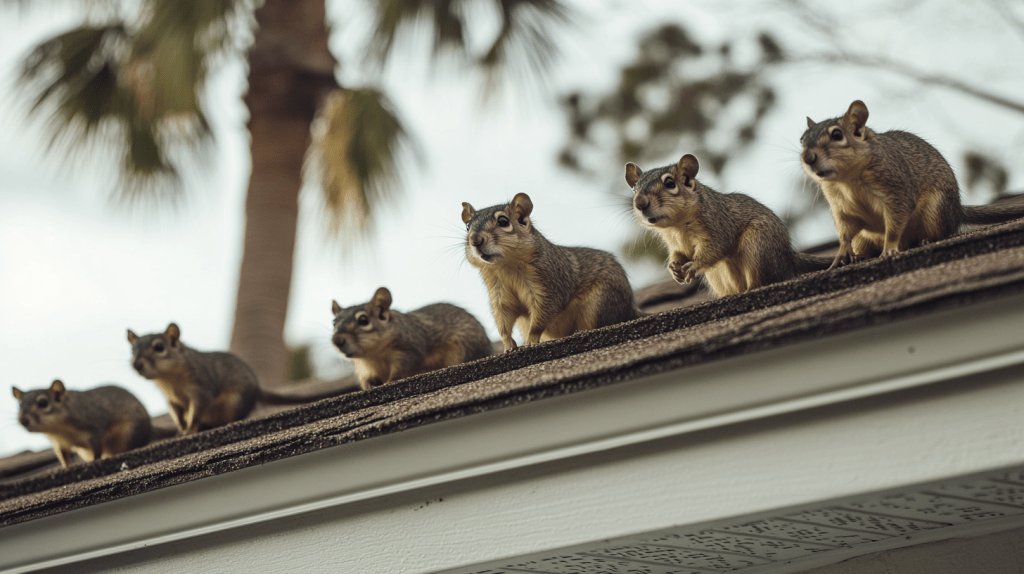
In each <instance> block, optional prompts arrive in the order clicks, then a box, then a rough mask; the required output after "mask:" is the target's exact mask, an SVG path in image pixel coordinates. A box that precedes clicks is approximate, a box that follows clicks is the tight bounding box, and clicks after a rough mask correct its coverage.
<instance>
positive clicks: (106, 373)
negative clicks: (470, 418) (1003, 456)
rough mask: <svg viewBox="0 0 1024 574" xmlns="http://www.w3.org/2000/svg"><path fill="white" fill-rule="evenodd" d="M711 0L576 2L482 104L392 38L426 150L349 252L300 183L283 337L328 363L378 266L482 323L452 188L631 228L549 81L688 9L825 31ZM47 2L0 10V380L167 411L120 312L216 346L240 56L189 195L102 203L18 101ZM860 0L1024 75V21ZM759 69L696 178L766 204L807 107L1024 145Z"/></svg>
mask: <svg viewBox="0 0 1024 574" xmlns="http://www.w3.org/2000/svg"><path fill="white" fill-rule="evenodd" d="M53 4H56V3H53ZM710 4H712V3H709V2H704V3H697V2H685V1H678V0H664V1H657V0H645V1H632V0H629V1H627V0H622V1H615V0H603V1H588V0H577V1H576V2H575V5H577V6H579V7H580V11H581V12H583V13H584V14H585V15H586V20H585V21H584V22H582V23H581V24H580V25H579V26H578V29H577V31H576V32H573V33H570V34H567V35H566V37H565V38H560V39H559V40H560V42H561V45H562V48H563V53H564V57H563V59H562V60H561V61H560V63H559V64H558V66H557V67H556V70H555V73H554V74H552V80H551V82H550V83H549V85H548V87H547V89H546V90H541V91H535V92H530V91H528V90H519V91H512V92H509V93H507V94H503V95H502V96H501V97H500V98H499V100H498V101H497V102H495V103H491V104H489V105H486V106H484V105H480V99H479V97H478V93H477V88H478V87H479V85H480V84H479V82H478V81H476V80H472V79H469V80H467V79H466V78H465V77H462V76H457V75H456V74H453V73H450V72H448V73H446V72H445V71H444V70H443V69H442V70H440V71H438V70H433V69H431V68H429V67H427V66H424V65H423V64H422V60H420V59H418V58H415V57H408V55H409V54H411V53H413V51H412V50H409V51H407V52H405V53H404V54H405V55H406V57H404V58H400V59H399V60H397V61H395V62H393V63H392V65H391V67H390V68H389V69H388V71H387V72H386V73H385V74H384V77H383V81H384V85H385V88H386V90H387V92H388V93H389V95H390V97H391V98H392V99H393V100H394V102H395V104H396V107H397V108H398V110H399V112H400V114H401V116H402V117H403V118H404V120H405V121H406V123H407V125H408V127H409V128H410V130H411V132H412V133H413V134H414V136H415V137H416V138H417V139H418V141H419V143H420V145H421V148H422V149H423V150H424V152H425V159H426V162H425V164H424V166H423V167H422V168H421V167H417V166H416V165H415V164H412V163H410V164H408V166H407V167H408V169H406V170H405V173H403V179H402V182H403V185H402V193H403V195H402V199H401V201H400V202H399V204H398V205H396V206H393V207H391V208H388V209H385V210H383V211H382V212H381V213H380V215H381V216H382V217H381V218H380V219H379V220H378V222H379V226H378V233H377V235H376V239H375V240H374V242H373V243H372V244H370V245H366V246H361V247H357V248H356V249H354V250H350V251H349V252H348V253H347V254H343V253H342V250H341V249H339V248H338V246H337V245H336V244H332V243H331V242H329V241H326V240H325V239H324V237H325V231H324V226H323V225H321V223H320V220H319V218H318V216H317V214H316V206H315V202H311V201H309V198H310V196H308V195H307V196H306V198H305V200H304V204H303V212H304V219H303V221H302V226H303V228H302V231H301V232H300V237H299V242H298V247H297V257H296V267H295V274H294V279H293V290H292V300H291V302H290V308H289V319H288V324H287V327H286V338H287V340H288V341H289V342H290V343H292V344H299V343H307V342H308V343H312V344H313V345H314V350H315V359H316V360H317V362H319V363H322V364H325V365H330V364H332V363H333V364H337V363H338V362H340V359H339V358H338V354H337V353H336V351H334V350H333V348H332V347H331V346H330V342H329V336H330V332H331V315H330V313H329V305H330V301H331V299H337V300H338V301H339V302H340V303H341V304H342V305H353V304H356V303H360V302H363V301H366V300H367V299H369V297H370V296H371V295H372V293H373V291H374V290H375V289H376V288H377V287H379V286H381V285H384V286H387V287H388V288H389V289H390V290H391V291H392V293H393V294H394V301H395V303H394V305H395V307H396V308H397V309H399V310H412V309H415V308H417V307H420V306H422V305H425V304H428V303H432V302H436V301H442V300H443V301H449V302H452V303H455V304H458V305H461V306H463V307H466V308H467V309H469V310H470V311H471V312H472V313H473V314H474V315H475V316H476V317H477V318H478V319H480V320H481V322H482V323H483V324H484V325H485V326H486V327H487V328H488V329H489V330H490V332H491V335H492V337H495V338H496V336H497V333H496V330H495V329H494V327H493V319H492V318H491V316H490V312H489V309H488V305H487V295H486V291H485V289H484V288H483V286H482V284H481V282H480V279H479V276H478V274H477V272H476V270H475V269H473V268H472V267H471V266H469V265H467V264H464V261H463V259H464V257H463V255H462V249H461V241H462V235H461V234H462V232H463V226H462V224H461V220H460V219H459V214H460V212H461V205H460V204H461V202H463V201H469V202H471V203H473V204H474V205H475V206H477V207H484V206H487V205H492V204H495V203H498V202H501V201H504V200H507V199H508V198H510V197H511V196H512V195H514V194H515V193H517V192H520V191H525V192H527V193H529V194H530V196H531V197H532V199H533V201H534V204H535V213H534V221H535V223H536V225H537V227H538V228H539V229H540V230H542V231H543V232H544V234H545V235H546V236H547V237H548V238H549V239H551V240H552V241H554V242H556V243H562V244H577V245H588V246H594V247H599V248H603V249H607V250H610V251H617V250H618V249H619V247H620V246H621V245H622V243H623V241H624V240H625V239H626V238H627V237H628V236H629V233H630V232H631V231H632V229H633V226H634V225H635V224H634V223H633V222H632V221H631V220H630V219H629V218H628V217H627V216H626V215H625V214H624V213H623V212H622V209H621V208H620V207H618V206H619V205H621V199H622V198H623V197H627V196H628V194H629V190H628V188H626V185H625V183H624V181H623V180H622V166H621V165H618V164H617V162H612V163H610V164H609V165H608V166H607V170H606V171H605V172H604V173H601V174H598V175H597V176H595V177H581V176H577V175H574V174H571V173H567V172H565V171H564V170H561V169H560V168H559V167H558V166H557V163H556V160H555V158H556V156H557V153H558V151H559V150H560V148H561V146H562V145H563V144H564V142H565V141H566V137H567V130H566V125H565V119H564V117H563V116H562V114H561V112H560V110H559V109H558V106H557V101H558V97H559V95H561V94H563V93H565V92H567V91H570V90H574V89H579V88H583V89H584V90H586V91H598V90H602V89H604V90H607V89H608V88H610V87H611V86H612V85H614V82H615V81H616V79H617V74H618V70H619V68H620V66H621V65H623V64H625V63H627V62H629V61H630V60H631V59H632V58H633V56H634V54H635V51H634V50H635V38H636V36H637V35H638V34H639V33H640V32H642V31H644V30H647V29H649V28H651V27H654V26H656V25H658V24H660V23H663V22H667V21H675V22H684V23H685V24H687V26H688V28H689V29H690V30H691V32H692V33H693V34H694V35H695V36H696V37H697V39H698V40H701V41H715V42H720V41H723V40H726V39H730V38H738V37H743V36H745V35H747V34H748V33H749V31H751V30H757V29H761V28H764V27H769V26H770V27H771V28H772V30H773V31H774V32H775V33H776V36H777V37H778V38H780V40H782V41H785V42H788V43H789V44H787V46H788V47H791V48H793V47H795V48H796V49H798V50H799V49H811V48H813V47H816V46H820V45H822V43H823V42H827V41H828V40H827V38H825V37H823V36H817V35H815V33H814V32H813V31H812V30H811V28H808V27H806V26H800V25H798V24H797V23H796V21H795V19H793V18H792V17H789V16H785V15H776V14H775V13H774V12H773V11H772V10H771V9H770V8H771V6H772V4H771V3H770V2H741V1H738V0H734V1H732V2H724V3H717V4H715V6H714V7H709V6H708V5H710ZM40 5H41V6H42V7H40V8H37V9H32V10H27V11H25V12H23V13H21V14H19V13H17V11H15V10H12V9H10V8H9V7H4V8H0V127H2V129H0V367H2V371H0V372H2V376H3V379H2V384H0V387H5V389H4V390H3V392H4V394H5V395H6V396H10V395H9V394H7V393H9V391H7V390H6V387H7V386H9V385H16V386H18V387H19V388H21V389H23V390H25V389H31V388H39V387H44V386H47V385H49V383H50V382H51V381H52V380H53V379H54V378H61V379H62V380H63V381H64V382H65V384H66V385H67V386H68V387H69V388H72V389H79V390H81V389H86V388H89V387H92V386H96V385H98V384H101V383H106V382H115V383H117V384H120V385H122V386H124V387H126V388H128V389H129V390H131V391H132V392H133V393H135V394H136V396H138V397H139V398H140V399H141V400H142V401H143V403H144V404H145V405H146V407H147V408H148V409H149V411H150V413H151V414H153V415H157V414H160V413H163V412H166V410H167V408H166V403H165V401H164V399H163V397H162V395H161V394H160V393H159V391H157V390H156V387H155V386H154V385H153V384H152V383H151V382H149V381H146V380H144V379H142V378H141V377H139V376H138V375H137V374H136V373H135V372H134V371H133V370H132V369H131V367H130V365H129V346H128V343H127V341H126V340H125V329H126V328H131V329H133V330H134V331H136V332H137V333H144V332H152V331H157V330H163V329H164V328H165V327H166V325H167V323H168V322H170V321H175V322H177V323H178V324H179V325H180V326H181V328H182V331H183V334H182V338H183V339H184V340H185V341H186V342H187V343H188V344H190V345H191V346H193V347H195V348H198V349H201V350H214V349H223V348H225V347H226V346H227V344H228V340H229V338H230V329H231V323H232V314H233V312H234V296H235V289H236V280H237V274H238V264H239V258H240V256H241V239H242V224H243V218H242V206H243V201H244V192H245V186H246V178H247V171H248V161H249V159H248V150H247V142H246V139H245V133H244V117H245V116H244V109H243V108H242V106H241V102H240V99H239V97H240V94H241V90H242V86H243V81H244V77H243V75H244V73H243V71H242V68H241V66H238V65H234V66H229V67H228V68H226V69H224V70H222V71H221V72H220V73H219V74H218V76H217V77H216V78H215V79H214V81H213V83H212V86H211V88H212V92H211V96H210V97H211V101H212V102H213V106H212V109H214V110H216V113H215V117H214V118H213V120H214V127H215V131H216V133H217V148H216V155H215V158H214V160H213V161H211V162H210V163H211V166H212V167H211V169H209V170H208V171H207V172H205V173H204V174H203V176H202V177H199V178H194V180H193V183H192V185H191V186H190V189H189V193H188V198H187V201H186V202H184V204H183V205H182V206H181V207H180V208H178V209H177V210H169V209H154V208H152V207H150V208H148V209H147V208H142V209H135V210H132V209H127V208H125V207H123V206H117V205H115V204H113V203H112V202H111V201H109V200H108V197H109V194H108V193H107V192H108V190H109V189H110V187H109V185H110V184H109V183H104V182H105V181H109V180H103V179H102V178H99V177H97V176H96V174H97V173H102V171H101V169H102V166H101V167H99V168H97V167H96V166H86V167H85V168H80V169H77V170H70V169H67V164H68V161H67V158H65V157H63V156H62V155H59V154H54V155H47V154H46V153H44V152H45V138H44V137H43V136H42V135H41V134H42V130H41V122H38V121H26V120H25V119H24V110H25V105H24V99H23V98H19V94H18V93H17V92H15V90H14V88H13V78H14V77H15V73H16V72H15V70H16V69H17V66H18V64H19V62H20V61H21V58H22V57H23V55H24V53H25V51H26V50H27V49H28V48H29V47H30V46H32V45H34V43H35V42H38V41H39V39H41V38H43V37H44V36H46V35H47V34H53V33H56V32H58V31H61V30H63V29H66V28H67V27H70V26H72V25H74V24H75V21H74V19H73V18H72V17H71V14H68V13H65V12H63V11H58V10H57V9H55V8H52V7H50V3H40ZM869 5H874V6H876V7H877V10H876V12H877V14H878V16H875V17H871V18H866V19H862V18H860V17H858V18H857V19H855V20H852V19H850V18H842V17H840V21H843V22H850V21H856V22H858V24H857V26H856V28H854V29H851V30H849V32H850V34H849V36H848V37H849V38H854V39H855V41H856V43H857V46H852V45H850V46H848V47H849V48H854V47H857V48H858V49H866V50H869V51H871V50H873V51H875V53H879V54H885V55H889V56H892V57H898V58H902V59H904V60H905V61H907V62H910V63H912V64H914V65H916V66H919V67H921V68H924V69H927V70H931V71H934V72H936V73H942V74H948V75H951V76H953V77H957V78H960V79H963V80H965V81H968V82H972V83H977V84H978V85H982V86H984V87H985V88H986V89H990V90H992V91H995V92H998V93H1002V94H1007V95H1011V96H1012V95H1014V94H1021V93H1024V74H1022V72H1021V68H1020V62H1021V61H1024V32H1020V31H1015V30H1014V29H1013V28H1012V27H1010V26H1009V25H1007V24H1005V23H1003V22H1002V21H1001V20H1000V18H999V17H997V16H995V15H994V13H993V12H992V11H991V10H990V9H989V8H988V4H980V5H975V4H970V5H962V4H961V3H958V2H956V1H946V2H928V3H920V4H917V3H915V4H914V5H915V6H916V8H915V9H914V10H912V11H909V12H902V13H899V12H897V13H895V14H894V13H892V11H891V10H890V6H891V3H889V2H875V3H873V4H869ZM360 6H362V5H361V4H360V3H359V2H356V1H351V0H350V1H345V2H337V3H336V4H335V5H333V6H332V14H335V15H336V17H337V18H339V20H338V21H337V22H336V24H335V34H336V38H335V42H334V45H335V47H336V48H337V49H338V50H339V51H340V53H339V59H340V60H341V61H342V66H343V68H342V71H341V77H342V78H343V79H344V80H345V81H346V82H352V81H358V79H359V76H358V72H356V71H355V66H353V65H351V63H352V62H356V61H357V59H358V54H357V53H356V52H355V51H354V50H353V49H352V44H354V43H355V41H354V40H350V39H352V38H358V37H360V35H361V34H364V31H363V30H362V29H361V26H363V24H364V23H365V19H360V18H358V17H352V18H349V16H350V15H352V14H358V13H359V12H358V8H359V7H360ZM858 6H859V8H858V9H859V10H861V11H862V12H865V13H870V9H867V10H866V9H865V8H864V5H863V4H858ZM342 16H345V17H346V18H347V19H345V20H340V18H341V17H342ZM840 16H842V15H841V14H840ZM684 19H685V21H684ZM774 85H775V86H776V88H777V91H778V94H779V96H780V100H779V104H778V106H777V108H776V109H775V111H773V112H772V113H771V115H770V117H769V118H768V119H767V121H766V122H765V123H764V125H763V127H762V129H761V132H760V133H761V136H760V138H759V140H758V141H757V143H756V144H755V145H754V148H753V150H752V151H751V152H750V153H748V154H745V155H743V156H739V157H737V158H735V159H734V160H733V162H732V163H731V165H730V168H729V169H728V170H727V172H726V173H725V174H723V177H722V178H721V179H716V178H712V177H710V176H707V175H704V177H702V179H703V180H704V181H705V183H708V184H710V185H712V186H714V187H716V188H717V189H719V190H720V191H744V192H746V193H748V194H750V195H753V196H754V197H756V198H758V199H759V200H761V201H762V202H764V203H766V204H767V205H769V206H770V207H771V208H773V209H775V210H776V211H777V212H779V213H784V212H786V211H787V208H788V205H789V202H790V199H789V198H790V197H791V194H792V193H799V192H800V190H799V189H794V182H795V181H797V175H798V173H799V171H800V168H799V161H798V152H799V144H798V140H799V137H800V135H801V133H802V132H803V130H804V128H805V125H806V124H805V119H804V117H805V116H808V115H809V116H811V117H813V118H815V119H817V120H821V119H824V118H827V117H831V116H836V115H840V114H841V113H842V112H844V111H845V109H846V107H847V106H848V105H849V103H850V102H851V101H852V100H854V99H863V100H864V101H865V102H866V103H867V105H868V107H869V108H870V110H871V118H870V120H869V125H871V126H872V127H874V128H875V129H882V130H885V129H891V128H901V129H908V130H911V131H914V132H915V133H918V134H919V135H921V136H923V137H925V138H926V139H928V140H929V141H931V142H932V143H933V144H934V145H936V147H938V148H939V149H940V150H942V151H943V152H944V153H945V154H946V157H947V159H949V160H950V162H951V163H953V165H954V168H955V169H957V170H958V171H962V169H961V165H960V162H961V158H962V155H963V151H964V150H965V149H969V148H970V149H980V150H983V151H986V152H988V153H990V154H992V155H994V156H995V157H997V158H1001V159H1003V160H1004V161H1005V162H1007V164H1009V165H1014V161H1015V160H1017V159H1018V158H1019V157H1020V154H1021V150H1022V147H1024V115H1020V114H1018V115H1014V114H1013V113H1011V112H1005V111H1003V110H1001V109H998V108H995V107H993V106H990V105H987V104H983V103H979V102H978V101H977V100H972V99H970V98H968V97H965V96H961V95H958V94H956V93H954V92H951V91H948V90H940V89H934V88H928V89H922V88H920V87H919V86H917V85H916V84H913V83H911V82H908V81H906V80H904V79H902V78H900V77H898V76H894V75H892V74H888V73H884V72H877V71H872V70H865V69H857V68H848V67H844V68H839V67H835V68H833V69H828V68H826V67H823V66H820V65H811V64H806V65H803V66H791V67H789V68H786V69H785V71H784V72H782V73H780V74H778V75H777V76H775V78H774ZM686 151H687V150H679V154H681V153H685V152H686ZM679 154H676V157H666V158H664V161H662V162H661V165H664V164H666V163H669V162H673V161H675V160H676V159H678V155H679ZM643 167H647V166H643ZM1010 188H1011V189H1016V190H1021V189H1022V188H1024V170H1022V169H1020V168H1017V169H1016V171H1014V172H1013V173H1012V175H1011V181H1010ZM611 191H615V192H617V193H618V196H615V195H612V193H611ZM833 235H834V230H833V229H832V228H831V224H830V222H829V221H828V220H827V218H826V219H825V220H824V221H821V222H816V223H814V224H812V225H810V226H807V227H806V228H802V229H800V230H798V234H797V240H798V241H800V242H801V243H805V244H806V243H813V242H817V241H821V240H827V239H830V238H831V237H832V236H833ZM628 270H629V272H630V276H631V280H632V282H633V284H634V286H635V287H641V286H643V285H647V284H649V283H651V282H654V281H659V280H665V279H667V278H668V275H667V273H666V272H664V271H663V270H662V269H660V268H656V267H653V266H629V267H628ZM16 411H17V403H16V401H15V400H14V399H13V398H9V399H7V403H6V406H4V403H3V399H0V456H7V455H10V454H13V453H15V452H19V451H21V450H23V449H26V448H31V449H36V450H39V449H45V448H48V447H49V443H48V441H47V440H46V439H45V437H43V436H41V435H31V434H30V433H27V432H26V431H24V430H23V429H22V428H21V427H20V426H18V424H17V422H16V420H15V418H16V417H15V414H16Z"/></svg>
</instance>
